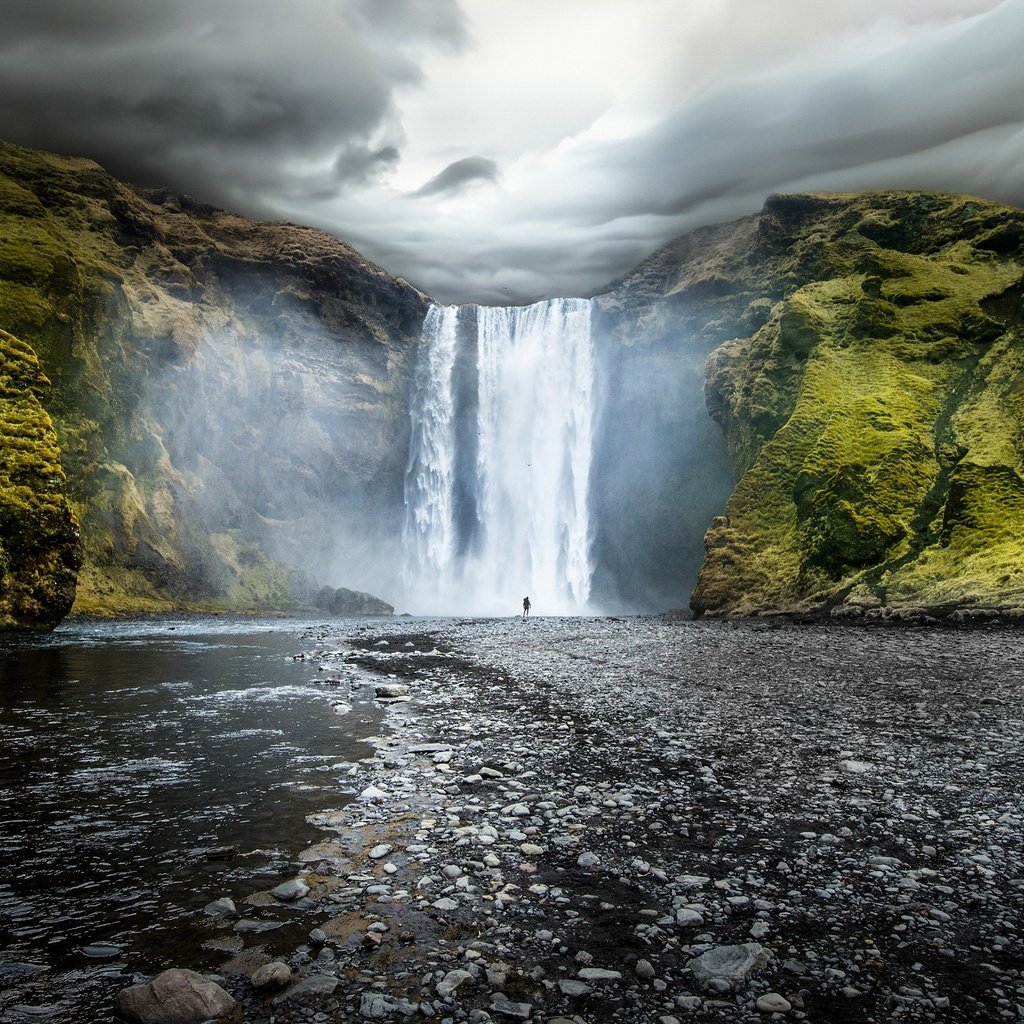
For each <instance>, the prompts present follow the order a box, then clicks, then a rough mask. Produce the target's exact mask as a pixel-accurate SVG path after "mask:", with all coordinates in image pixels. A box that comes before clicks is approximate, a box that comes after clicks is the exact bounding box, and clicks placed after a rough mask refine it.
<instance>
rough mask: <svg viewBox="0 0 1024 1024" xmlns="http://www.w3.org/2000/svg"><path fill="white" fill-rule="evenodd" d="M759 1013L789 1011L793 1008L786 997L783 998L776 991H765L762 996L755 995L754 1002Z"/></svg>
mask: <svg viewBox="0 0 1024 1024" xmlns="http://www.w3.org/2000/svg"><path fill="white" fill-rule="evenodd" d="M755 1005H756V1006H757V1009H758V1012H759V1013H789V1011H790V1010H792V1009H793V1006H792V1004H791V1003H790V1001H789V1000H788V999H784V998H783V997H782V996H780V995H779V994H778V992H766V993H765V994H764V995H763V996H758V997H757V1002H756V1003H755Z"/></svg>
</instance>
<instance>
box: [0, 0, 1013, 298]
mask: <svg viewBox="0 0 1024 1024" xmlns="http://www.w3.org/2000/svg"><path fill="white" fill-rule="evenodd" d="M891 6H892V5H891V4H883V3H882V2H881V0H862V2H860V3H858V4H849V5H847V4H837V5H824V7H825V8H826V9H825V10H822V8H823V5H821V4H819V3H815V4H811V3H810V2H809V0H780V2H779V3H776V4H773V5H770V11H768V7H769V5H765V4H763V2H761V0H756V2H755V0H708V2H707V3H704V4H700V5H693V6H692V9H691V6H690V5H680V4H679V3H677V2H668V0H636V2H635V3H631V4H629V5H623V4H621V2H614V3H613V2H610V0H587V2H586V3H584V2H582V0H564V2H563V3H560V4H558V5H551V4H546V3H543V2H541V0H517V2H516V3H512V2H511V0H465V2H464V3H462V4H459V3H457V2H456V0H431V3H429V4H425V3H422V2H416V0H298V2H292V3H289V4H287V5H283V4H279V3H276V2H270V0H218V2H217V3H216V4H210V3H207V2H205V0H178V2H176V3H174V4H163V3H157V2H155V0H154V2H145V3H139V4H132V5H124V4H122V3H119V2H115V0H79V2H78V3H75V4H71V5H68V4H65V3H61V2H59V0H8V2H7V3H5V5H4V22H5V25H4V33H3V35H2V36H0V136H3V137H5V138H8V139H11V140H13V141H18V142H24V143H26V144H30V145H38V146H42V147H45V148H49V149H54V150H58V151H62V152H71V153H76V154H81V155H88V156H91V157H93V158H95V159H97V160H99V161H100V162H102V163H104V164H105V165H106V166H107V167H108V168H109V169H110V170H111V171H112V172H114V173H116V174H118V175H121V176H123V177H127V178H129V179H131V180H136V181H140V182H145V183H151V184H168V185H171V186H172V187H174V188H177V189H180V190H183V191H188V192H191V193H193V194H195V195H197V196H199V197H201V198H203V199H207V200H209V201H213V202H218V203H221V204H223V205H229V206H232V207H234V208H238V209H241V210H243V211H244V212H249V213H255V214H259V215H263V216H283V217H288V218H289V219H292V220H304V221H306V222H310V223H316V224H319V225H322V226H325V227H327V228H329V229H330V230H333V231H335V232H336V233H337V234H339V235H340V236H341V237H344V238H346V239H347V240H348V241H350V242H352V243H353V244H355V245H357V246H358V247H359V248H361V249H362V250H363V251H364V252H365V253H366V254H367V255H368V256H370V257H371V258H373V259H376V260H377V261H378V262H380V263H382V264H383V265H384V266H385V267H387V268H388V269H389V270H391V271H393V272H394V273H399V274H402V275H403V276H405V277H407V278H408V279H409V280H411V281H412V282H413V283H415V284H416V285H417V286H419V287H420V288H422V289H423V290H424V291H427V292H429V293H431V294H433V295H435V296H437V297H438V298H440V299H442V300H444V301H466V300H477V301H489V302H503V301H525V300H528V299H533V298H537V297H540V296H544V295H554V294H581V293H583V294H585V293H588V292H590V291H592V290H594V289H596V288H599V287H600V286H602V285H603V284H605V283H606V282H608V281H609V280H610V279H612V278H613V277H615V276H616V275H618V274H619V273H622V272H623V271H625V270H627V269H628V268H629V267H630V266H631V265H632V264H634V263H635V262H636V261H638V260H639V259H641V258H643V257H644V256H645V255H647V254H648V253H649V252H651V251H652V250H653V249H655V248H656V247H657V246H658V245H660V244H662V243H663V242H665V241H667V240H668V239H670V238H672V237H674V236H675V235H677V234H679V233H680V232H682V231H684V230H688V229H690V228H692V227H695V226H698V225H699V224H702V223H708V222H711V221H716V220H723V219H728V218H731V217H735V216H739V215H742V214H744V213H747V212H750V211H752V210H754V209H757V208H758V207H759V206H760V205H761V203H762V202H763V200H764V197H765V196H766V195H767V194H768V193H770V192H773V191H780V190H795V189H806V188H832V189H862V188H876V187H878V188H882V187H885V188H934V189H942V190H950V191H968V192H975V193H978V194H982V195H987V196H991V197H993V198H997V199H1002V200H1005V201H1009V202H1014V203H1018V204H1024V106H1022V105H1021V101H1020V97H1021V96H1022V95H1024V62H1021V61H1020V59H1019V53H1018V41H1019V40H1020V39H1022V38H1024V0H1006V2H1004V3H1002V4H997V3H996V0H906V2H905V3H903V4H901V5H899V6H900V11H899V12H898V14H896V15H894V14H893V13H892V12H891V10H888V9H887V8H889V7H891ZM627 8H628V12H629V17H628V18H627V17H626V9H627ZM769 14H770V17H768V15H769Z"/></svg>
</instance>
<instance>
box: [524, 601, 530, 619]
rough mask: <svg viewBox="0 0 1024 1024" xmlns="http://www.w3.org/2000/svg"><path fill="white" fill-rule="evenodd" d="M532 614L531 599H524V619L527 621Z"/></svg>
mask: <svg viewBox="0 0 1024 1024" xmlns="http://www.w3.org/2000/svg"><path fill="white" fill-rule="evenodd" d="M529 614H530V599H529V597H524V598H523V618H524V619H525V618H526V617H527V616H528V615H529Z"/></svg>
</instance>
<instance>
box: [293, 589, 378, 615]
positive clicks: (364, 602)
mask: <svg viewBox="0 0 1024 1024" xmlns="http://www.w3.org/2000/svg"><path fill="white" fill-rule="evenodd" d="M313 603H314V604H315V605H316V607H317V608H319V609H320V611H323V612H327V614H328V615H393V614H394V613H395V609H394V607H393V606H392V605H390V604H388V603H387V601H382V600H381V599H380V598H379V597H374V596H373V594H367V593H364V592H363V591H361V590H347V589H346V588H345V587H338V588H337V589H335V588H334V587H321V589H320V590H319V591H318V592H317V595H316V600H315V601H314V602H313Z"/></svg>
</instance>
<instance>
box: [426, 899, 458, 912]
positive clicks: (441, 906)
mask: <svg viewBox="0 0 1024 1024" xmlns="http://www.w3.org/2000/svg"><path fill="white" fill-rule="evenodd" d="M430 905H431V906H432V907H433V908H434V909H435V910H458V909H459V905H458V903H456V902H455V900H451V899H449V898H448V897H447V896H442V897H441V898H440V899H439V900H434V902H433V903H431V904H430Z"/></svg>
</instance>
